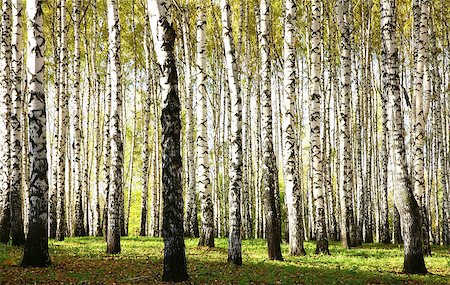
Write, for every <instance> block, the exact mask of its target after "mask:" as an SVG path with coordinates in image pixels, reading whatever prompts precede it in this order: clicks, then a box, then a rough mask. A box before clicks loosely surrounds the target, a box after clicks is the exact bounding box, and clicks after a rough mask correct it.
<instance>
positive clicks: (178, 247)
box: [148, 0, 189, 282]
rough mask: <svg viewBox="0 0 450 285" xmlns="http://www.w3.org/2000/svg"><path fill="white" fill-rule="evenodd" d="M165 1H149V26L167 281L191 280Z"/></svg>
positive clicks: (177, 111)
mask: <svg viewBox="0 0 450 285" xmlns="http://www.w3.org/2000/svg"><path fill="white" fill-rule="evenodd" d="M170 6H171V5H170V4H169V2H166V1H165V0H149V1H148V11H149V13H150V25H151V28H152V36H153V43H154V45H155V52H156V55H157V61H158V65H159V67H160V70H161V75H160V76H161V77H160V87H161V99H162V104H163V105H162V113H161V124H162V165H163V167H162V177H163V179H162V186H163V187H162V189H163V201H164V205H165V207H164V208H163V227H162V228H163V231H162V234H163V239H164V273H163V277H162V279H163V280H164V281H173V282H179V281H186V280H188V279H189V276H188V274H187V266H186V255H185V249H184V248H185V247H184V238H183V196H182V193H183V190H182V187H181V171H182V163H181V150H180V132H181V120H180V100H179V97H178V74H177V68H176V65H175V55H174V47H175V30H174V28H173V24H172V23H171V22H170V21H169V19H170V18H169V7H170Z"/></svg>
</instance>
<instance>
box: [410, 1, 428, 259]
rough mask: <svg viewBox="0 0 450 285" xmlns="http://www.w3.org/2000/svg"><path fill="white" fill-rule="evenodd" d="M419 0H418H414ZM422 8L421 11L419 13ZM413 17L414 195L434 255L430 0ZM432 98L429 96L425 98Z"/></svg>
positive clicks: (424, 247)
mask: <svg viewBox="0 0 450 285" xmlns="http://www.w3.org/2000/svg"><path fill="white" fill-rule="evenodd" d="M415 1H417V2H418V0H415ZM419 12H420V15H416V14H417V13H419ZM414 13H415V15H414V19H415V21H416V22H417V21H419V22H420V24H417V23H416V25H419V26H420V29H419V34H418V35H416V37H418V38H417V40H416V43H417V46H416V49H417V55H416V57H415V59H416V62H415V71H414V72H415V74H414V93H413V96H414V99H413V100H415V110H413V112H415V114H414V115H415V123H414V129H413V134H414V177H413V179H414V195H415V198H416V200H417V202H418V204H419V208H420V217H421V224H422V241H423V250H424V253H425V254H427V255H431V247H430V241H429V235H428V227H429V225H428V222H427V220H428V219H427V214H426V213H427V211H426V206H425V194H424V191H425V178H424V145H425V138H424V137H425V121H426V118H427V114H428V109H427V108H428V107H429V105H428V107H427V104H426V102H424V91H425V88H424V85H425V84H424V83H425V82H424V81H425V78H424V77H425V76H424V75H425V72H426V63H427V52H428V50H427V47H426V45H427V41H428V17H429V13H430V12H429V4H428V0H421V5H420V8H419V9H418V11H417V10H414ZM425 99H429V98H425Z"/></svg>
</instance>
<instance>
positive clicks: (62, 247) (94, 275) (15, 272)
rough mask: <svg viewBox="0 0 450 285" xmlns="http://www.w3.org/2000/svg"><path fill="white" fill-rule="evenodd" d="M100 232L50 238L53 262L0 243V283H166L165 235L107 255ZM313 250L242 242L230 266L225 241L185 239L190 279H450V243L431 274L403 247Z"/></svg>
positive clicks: (430, 263)
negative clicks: (274, 256)
mask: <svg viewBox="0 0 450 285" xmlns="http://www.w3.org/2000/svg"><path fill="white" fill-rule="evenodd" d="M105 249H106V244H105V242H104V239H103V238H94V237H86V238H67V239H66V240H65V241H63V242H57V241H50V243H49V250H50V255H51V259H52V263H53V264H52V266H51V267H49V268H25V269H23V268H20V267H19V266H18V264H19V263H20V260H21V257H22V249H21V248H19V247H12V246H10V245H0V284H2V285H3V284H61V283H63V284H64V283H65V284H164V283H163V282H161V281H160V280H161V274H162V258H163V242H162V239H160V238H148V237H145V238H142V237H124V238H122V253H121V254H119V255H109V254H106V253H105ZM305 249H306V251H307V253H308V255H307V256H303V257H292V256H289V254H288V246H287V245H286V244H283V246H282V250H283V256H284V258H285V261H283V262H279V261H270V260H268V259H267V254H266V242H265V241H264V240H259V239H256V240H244V241H243V262H244V265H242V266H240V267H236V266H234V265H233V264H228V263H227V262H226V260H227V240H226V239H216V248H214V249H207V248H199V247H197V239H186V255H187V261H188V272H189V274H190V277H191V282H189V284H191V283H192V284H450V249H449V248H448V247H442V246H438V247H433V256H432V257H426V258H425V262H426V265H427V268H428V270H429V271H430V272H431V274H427V275H421V276H416V275H407V274H403V273H401V270H402V262H403V249H402V248H401V247H400V246H398V245H380V244H364V245H363V246H361V247H358V248H354V249H351V250H345V249H343V248H342V247H341V246H340V245H339V244H338V243H335V242H331V243H330V251H331V256H325V255H315V254H313V253H314V249H315V244H314V243H313V242H306V243H305Z"/></svg>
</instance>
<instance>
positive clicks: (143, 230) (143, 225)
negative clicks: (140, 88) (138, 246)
mask: <svg viewBox="0 0 450 285" xmlns="http://www.w3.org/2000/svg"><path fill="white" fill-rule="evenodd" d="M149 28H150V27H149V19H148V14H147V13H146V14H145V30H144V41H145V45H144V51H145V71H146V84H147V93H146V94H145V95H144V98H143V99H144V102H143V105H144V106H143V107H144V110H143V115H142V116H143V121H144V128H143V130H142V132H143V135H142V137H143V146H142V199H141V218H140V227H139V235H140V236H146V235H147V232H148V229H147V219H148V205H147V204H148V178H149V169H148V168H149V166H150V147H149V142H148V133H149V128H150V108H151V105H152V102H151V96H153V92H152V91H153V87H152V83H153V82H152V75H151V70H150V67H151V57H150V56H151V55H150V53H151V50H150V35H149Z"/></svg>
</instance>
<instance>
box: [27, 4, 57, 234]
mask: <svg viewBox="0 0 450 285" xmlns="http://www.w3.org/2000/svg"><path fill="white" fill-rule="evenodd" d="M59 4H60V2H59V1H57V3H55V6H56V8H55V10H56V11H54V15H53V17H52V31H53V33H54V34H56V36H55V35H54V36H53V41H52V44H53V58H54V60H55V64H54V86H55V96H54V102H53V104H54V113H53V116H54V119H53V121H54V125H53V130H54V131H53V140H52V143H53V145H52V152H51V153H52V160H51V162H52V164H51V178H52V179H51V185H50V189H49V208H48V214H49V217H48V227H49V238H56V227H57V223H58V219H57V211H56V210H57V209H56V208H57V203H58V201H57V196H58V163H57V160H58V149H59V145H58V143H59V132H58V130H59V104H60V103H59V100H60V98H59V97H60V96H59V80H60V77H59V52H60V49H59V48H60V41H61V21H60V13H61V9H60V5H59ZM55 18H56V20H55ZM24 118H25V117H24ZM24 148H25V145H24Z"/></svg>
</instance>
